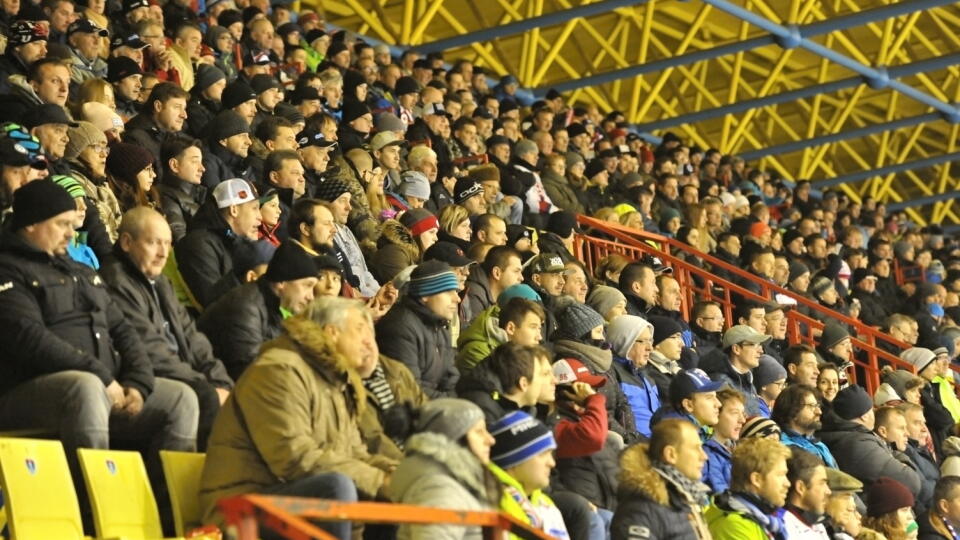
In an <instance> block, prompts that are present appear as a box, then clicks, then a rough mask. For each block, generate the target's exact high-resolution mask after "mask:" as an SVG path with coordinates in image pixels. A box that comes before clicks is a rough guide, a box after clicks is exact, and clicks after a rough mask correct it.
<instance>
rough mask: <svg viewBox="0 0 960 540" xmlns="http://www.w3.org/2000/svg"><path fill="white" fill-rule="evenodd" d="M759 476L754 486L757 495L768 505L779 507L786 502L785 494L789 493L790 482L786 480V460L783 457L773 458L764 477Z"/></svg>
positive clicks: (755, 474)
mask: <svg viewBox="0 0 960 540" xmlns="http://www.w3.org/2000/svg"><path fill="white" fill-rule="evenodd" d="M753 475H754V476H759V477H760V478H759V480H758V481H757V482H758V484H759V485H756V486H755V487H756V488H757V495H759V496H760V497H761V498H763V499H764V500H765V501H767V502H769V503H770V504H772V505H774V506H777V507H781V506H783V505H784V504H785V503H786V502H787V492H788V491H790V480H788V479H787V460H786V459H785V458H783V457H776V458H774V463H773V467H772V468H771V469H770V472H768V473H767V474H764V475H760V474H757V473H753Z"/></svg>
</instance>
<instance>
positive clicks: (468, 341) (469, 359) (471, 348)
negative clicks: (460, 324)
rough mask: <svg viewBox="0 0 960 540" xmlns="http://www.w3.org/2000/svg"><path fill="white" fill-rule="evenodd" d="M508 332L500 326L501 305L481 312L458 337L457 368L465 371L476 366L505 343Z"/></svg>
mask: <svg viewBox="0 0 960 540" xmlns="http://www.w3.org/2000/svg"><path fill="white" fill-rule="evenodd" d="M506 342H507V332H506V330H504V329H503V328H500V306H497V305H493V306H490V307H489V308H487V309H485V310H483V311H481V312H480V314H479V315H477V316H476V317H475V318H474V319H473V322H471V323H470V326H469V327H467V329H466V330H464V331H463V332H461V333H460V338H459V339H457V368H458V369H459V370H460V371H461V372H463V371H466V370H470V369H474V368H476V367H477V366H478V365H479V364H480V363H481V362H483V361H484V360H485V359H486V358H487V357H488V356H490V354H491V353H492V352H493V350H494V349H496V348H497V347H498V346H500V345H501V344H503V343H506Z"/></svg>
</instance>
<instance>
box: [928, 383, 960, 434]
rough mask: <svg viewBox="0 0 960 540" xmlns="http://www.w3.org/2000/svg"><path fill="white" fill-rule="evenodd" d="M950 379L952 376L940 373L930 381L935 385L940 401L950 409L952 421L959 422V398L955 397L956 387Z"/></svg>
mask: <svg viewBox="0 0 960 540" xmlns="http://www.w3.org/2000/svg"><path fill="white" fill-rule="evenodd" d="M951 379H952V377H951V378H950V379H948V378H946V377H944V376H942V375H937V376H936V377H934V378H933V380H932V381H930V382H932V383H933V384H935V385H936V386H937V392H938V396H939V397H940V403H941V404H942V405H943V406H944V408H946V409H947V410H948V411H950V415H951V416H953V421H954V422H960V399H957V393H956V389H955V388H954V386H953V381H952V380H951Z"/></svg>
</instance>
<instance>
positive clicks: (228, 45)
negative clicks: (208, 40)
mask: <svg viewBox="0 0 960 540" xmlns="http://www.w3.org/2000/svg"><path fill="white" fill-rule="evenodd" d="M234 43H235V41H234V38H233V34H231V33H230V32H224V33H223V34H220V37H218V38H217V50H218V51H220V52H221V53H225V52H230V50H231V49H233V44H234Z"/></svg>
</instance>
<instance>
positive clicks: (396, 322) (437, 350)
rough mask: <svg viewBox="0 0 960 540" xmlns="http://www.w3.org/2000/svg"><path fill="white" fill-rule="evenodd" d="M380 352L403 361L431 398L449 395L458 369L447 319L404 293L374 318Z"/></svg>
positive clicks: (454, 383)
mask: <svg viewBox="0 0 960 540" xmlns="http://www.w3.org/2000/svg"><path fill="white" fill-rule="evenodd" d="M377 344H378V345H379V346H380V352H381V353H382V354H385V355H387V356H389V357H390V358H395V359H397V360H399V361H401V362H403V363H404V364H405V365H406V366H407V367H408V368H410V371H411V372H412V373H413V377H414V378H415V379H416V380H417V382H418V383H420V387H421V388H423V391H424V392H425V393H426V394H427V395H428V396H430V397H431V398H436V397H443V396H452V395H453V389H454V386H456V384H457V379H459V378H460V373H459V372H458V371H457V368H456V366H455V365H454V359H453V357H454V350H453V347H452V345H451V343H450V322H449V321H447V320H446V319H443V318H441V317H440V316H438V315H436V314H434V313H433V312H432V311H430V310H429V309H428V308H427V307H426V306H425V305H423V304H421V303H420V302H418V301H417V300H415V299H413V298H410V297H405V298H403V299H401V300H400V301H399V302H397V303H396V304H395V305H394V306H393V307H392V308H390V311H388V312H387V314H386V315H384V316H383V318H381V319H380V320H379V321H378V322H377Z"/></svg>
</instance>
